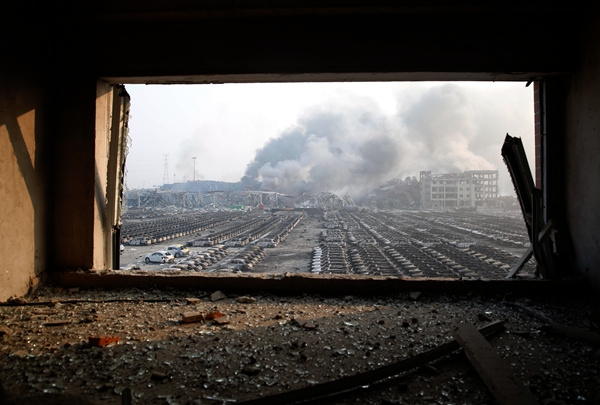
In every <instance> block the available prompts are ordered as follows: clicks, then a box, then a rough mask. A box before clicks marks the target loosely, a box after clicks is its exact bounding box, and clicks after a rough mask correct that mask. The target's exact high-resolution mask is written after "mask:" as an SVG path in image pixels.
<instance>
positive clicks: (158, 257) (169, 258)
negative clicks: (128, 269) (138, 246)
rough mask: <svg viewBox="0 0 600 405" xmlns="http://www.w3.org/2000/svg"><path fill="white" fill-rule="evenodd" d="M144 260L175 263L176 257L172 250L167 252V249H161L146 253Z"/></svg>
mask: <svg viewBox="0 0 600 405" xmlns="http://www.w3.org/2000/svg"><path fill="white" fill-rule="evenodd" d="M144 261H145V262H146V263H173V262H174V261H175V258H174V257H173V255H172V254H171V253H170V252H167V251H166V250H159V251H156V252H154V253H150V254H148V255H146V257H145V258H144Z"/></svg>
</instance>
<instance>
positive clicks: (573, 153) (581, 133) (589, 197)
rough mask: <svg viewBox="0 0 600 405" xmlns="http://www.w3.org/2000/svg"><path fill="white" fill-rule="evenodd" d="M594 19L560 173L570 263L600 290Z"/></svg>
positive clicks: (572, 89)
mask: <svg viewBox="0 0 600 405" xmlns="http://www.w3.org/2000/svg"><path fill="white" fill-rule="evenodd" d="M593 19H594V21H592V22H591V23H590V24H587V26H588V27H590V28H591V29H590V31H589V32H587V33H586V35H585V38H586V40H585V42H584V52H583V59H582V69H581V70H580V71H579V72H578V73H577V74H575V75H573V77H572V78H571V80H569V82H568V83H569V87H568V89H569V90H568V91H569V92H568V96H567V100H566V103H567V106H566V147H565V167H564V169H565V191H566V205H567V216H568V225H569V230H570V233H571V237H572V239H573V249H574V251H575V261H574V263H575V266H576V268H577V270H578V272H580V273H582V274H583V275H585V276H586V277H589V279H590V281H591V282H592V283H594V284H595V286H596V287H598V288H600V191H599V189H600V41H599V40H598V38H600V17H598V14H595V15H593Z"/></svg>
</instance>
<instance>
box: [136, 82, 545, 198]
mask: <svg viewBox="0 0 600 405" xmlns="http://www.w3.org/2000/svg"><path fill="white" fill-rule="evenodd" d="M126 89H127V91H128V92H129V94H130V95H131V119H130V123H129V128H130V132H129V135H130V138H131V145H130V150H129V154H128V158H127V163H126V171H127V175H126V184H127V186H128V188H129V189H132V188H146V187H153V186H159V185H162V184H163V180H164V177H165V159H166V163H167V164H168V166H167V172H168V173H167V181H166V183H173V182H184V181H189V180H192V179H193V178H194V176H195V178H196V180H222V181H229V182H236V181H240V179H241V178H242V176H244V175H246V176H247V178H254V179H258V180H260V181H262V182H263V183H264V184H265V188H268V189H273V190H276V191H282V192H292V191H294V190H301V191H332V192H338V193H344V192H350V193H358V192H362V191H364V190H366V189H369V188H373V187H376V186H377V185H378V184H379V183H382V182H385V181H387V180H390V179H392V178H400V179H404V178H405V177H407V176H417V177H418V174H419V172H420V171H421V170H431V171H432V172H433V173H447V172H454V171H464V170H477V169H495V170H499V172H500V181H499V186H500V194H501V195H507V194H512V193H513V189H512V184H511V182H510V178H509V176H508V171H507V170H506V167H505V165H504V163H503V161H502V158H501V155H500V148H501V145H502V142H503V140H504V136H505V135H506V133H510V134H511V135H512V136H516V137H520V138H522V140H523V143H524V145H525V148H526V151H527V154H528V159H529V160H530V165H531V166H532V167H533V161H532V159H533V154H532V153H533V132H534V116H533V90H532V88H531V87H526V86H525V83H522V82H518V83H506V82H501V83H491V82H486V83H464V82H462V83H459V82H452V83H424V82H393V83H390V82H385V83H384V82H374V83H277V84H275V83H271V84H219V85H126ZM193 157H196V160H195V169H196V172H195V174H194V159H192V158H193Z"/></svg>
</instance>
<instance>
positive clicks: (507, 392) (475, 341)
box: [452, 323, 539, 405]
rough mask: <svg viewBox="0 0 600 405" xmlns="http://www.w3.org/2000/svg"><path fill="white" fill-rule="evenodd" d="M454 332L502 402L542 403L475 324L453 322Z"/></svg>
mask: <svg viewBox="0 0 600 405" xmlns="http://www.w3.org/2000/svg"><path fill="white" fill-rule="evenodd" d="M452 334H453V335H454V338H455V339H456V340H457V341H458V343H459V344H460V345H461V346H462V348H463V350H464V351H465V353H466V355H467V357H468V358H469V361H470V362H471V364H472V365H473V367H475V369H476V370H477V373H479V376H480V377H481V378H482V379H483V381H484V382H485V385H487V387H488V388H489V390H490V391H491V392H492V394H493V395H494V397H495V398H496V400H497V401H498V403H499V404H500V405H535V404H538V403H539V402H538V400H537V398H535V397H534V396H533V394H532V393H531V391H529V390H528V389H527V388H526V387H525V386H523V385H522V384H521V383H520V382H519V381H518V379H517V378H516V377H515V376H514V375H513V373H512V370H511V369H510V367H509V366H508V364H507V363H506V362H505V361H504V359H502V358H501V357H500V356H499V355H498V353H496V351H495V350H494V348H493V347H492V345H490V343H489V342H488V341H487V340H486V339H485V337H483V335H482V334H481V333H480V332H479V331H478V330H477V329H476V328H475V327H474V326H473V325H470V324H466V323H461V324H458V325H454V326H453V327H452Z"/></svg>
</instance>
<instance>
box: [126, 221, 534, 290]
mask: <svg viewBox="0 0 600 405" xmlns="http://www.w3.org/2000/svg"><path fill="white" fill-rule="evenodd" d="M228 215H230V218H229V219H224V218H226V215H225V214H224V213H218V214H217V215H215V221H214V225H213V226H207V227H205V228H203V229H200V230H198V229H197V230H195V231H194V232H192V231H187V232H186V231H182V232H179V233H177V234H174V235H173V237H165V236H163V237H162V238H163V239H164V240H158V239H159V238H156V237H154V236H153V235H148V236H146V238H147V239H150V240H152V239H153V240H155V242H154V243H151V244H148V245H128V244H125V246H124V247H125V249H124V251H123V253H122V255H121V266H120V267H121V269H132V270H144V271H162V270H164V271H197V272H214V271H236V272H239V271H251V272H258V273H277V272H310V273H317V274H320V273H322V274H362V275H385V276H401V277H426V278H439V277H442V278H456V279H465V278H473V279H500V278H504V277H506V275H507V273H508V271H509V270H510V269H511V268H512V266H513V265H514V264H515V263H516V261H517V260H518V258H519V257H520V256H521V254H522V253H523V252H524V251H525V249H526V247H527V246H528V243H529V240H528V237H527V232H526V228H525V224H524V222H523V219H522V217H520V213H519V212H516V213H515V212H512V213H507V214H506V215H499V214H498V213H494V214H493V215H492V214H490V213H480V212H468V213H465V212H463V213H448V212H426V211H394V212H374V211H344V210H340V211H310V212H309V213H306V212H304V211H278V212H274V213H272V214H269V213H263V212H259V213H256V212H255V213H244V214H240V213H229V214H228ZM217 219H218V221H217ZM165 220H166V221H168V219H160V221H165ZM180 222H181V221H180ZM190 223H193V220H190ZM153 226H155V225H153ZM178 234H181V235H180V236H177V235H178ZM267 241H268V243H266V242H267ZM173 244H184V245H187V246H188V247H189V249H190V252H189V255H187V256H186V257H181V258H175V260H174V263H146V262H145V261H144V258H145V256H146V255H147V254H150V253H152V252H155V251H160V250H166V249H167V247H168V246H170V245H173ZM201 244H203V245H201ZM215 251H218V252H219V254H218V255H217V256H216V257H213V256H214V254H213V253H214V252H215ZM232 260H233V261H236V260H237V261H240V260H241V261H244V260H246V261H247V262H248V266H247V267H244V266H237V267H236V266H233V267H226V266H225V265H224V263H225V262H227V263H231V262H232ZM534 272H535V263H534V261H533V259H532V260H530V262H528V263H527V264H526V265H525V267H524V269H523V270H522V271H521V272H520V273H519V274H520V275H523V276H532V275H533V274H534Z"/></svg>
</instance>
